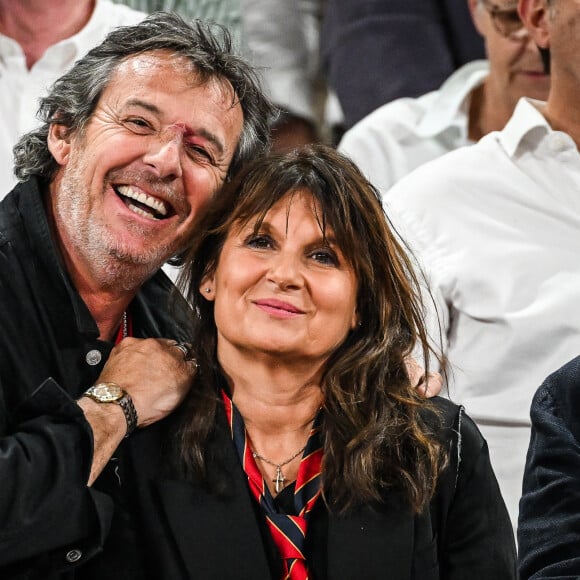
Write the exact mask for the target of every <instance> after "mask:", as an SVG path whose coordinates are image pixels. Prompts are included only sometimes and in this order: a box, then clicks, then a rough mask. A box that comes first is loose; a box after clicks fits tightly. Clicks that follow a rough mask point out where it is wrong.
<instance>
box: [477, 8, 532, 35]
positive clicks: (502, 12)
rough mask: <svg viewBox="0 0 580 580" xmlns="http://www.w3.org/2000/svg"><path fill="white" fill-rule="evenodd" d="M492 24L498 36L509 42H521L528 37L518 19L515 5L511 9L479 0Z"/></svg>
mask: <svg viewBox="0 0 580 580" xmlns="http://www.w3.org/2000/svg"><path fill="white" fill-rule="evenodd" d="M481 3H482V4H483V6H484V7H485V9H486V10H487V11H488V13H489V15H490V16H491V21H492V22H493V27H494V28H495V29H496V31H497V32H499V34H501V35H502V36H503V37H505V38H509V39H511V40H522V39H524V38H525V37H526V36H527V35H528V31H527V29H526V28H525V27H524V23H523V22H522V21H521V19H520V15H519V14H518V10H517V3H516V4H515V5H512V6H511V7H502V6H498V5H497V4H493V3H492V2H490V0H481Z"/></svg>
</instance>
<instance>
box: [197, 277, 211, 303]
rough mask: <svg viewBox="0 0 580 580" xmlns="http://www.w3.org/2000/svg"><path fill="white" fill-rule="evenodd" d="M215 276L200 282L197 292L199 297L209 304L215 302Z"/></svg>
mask: <svg viewBox="0 0 580 580" xmlns="http://www.w3.org/2000/svg"><path fill="white" fill-rule="evenodd" d="M214 289H215V276H214V275H213V274H212V275H211V276H205V277H204V278H203V280H202V281H201V285H200V286H199V292H200V293H201V295H202V296H203V297H204V298H205V299H206V300H209V301H210V302H213V301H214V300H215V293H214Z"/></svg>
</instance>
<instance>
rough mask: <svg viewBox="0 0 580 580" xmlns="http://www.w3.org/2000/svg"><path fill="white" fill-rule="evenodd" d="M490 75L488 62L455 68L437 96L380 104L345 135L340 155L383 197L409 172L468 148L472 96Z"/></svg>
mask: <svg viewBox="0 0 580 580" xmlns="http://www.w3.org/2000/svg"><path fill="white" fill-rule="evenodd" d="M488 73H489V64H488V62H487V61H486V60H477V61H474V62H471V63H469V64H466V65H464V66H462V67H461V68H460V69H458V70H457V71H456V72H455V73H454V74H452V75H451V76H450V77H449V78H448V79H447V81H445V83H443V85H442V86H441V88H440V89H439V90H437V91H432V92H430V93H427V94H426V95H423V96H421V97H419V98H417V99H411V98H403V99H397V100H396V101H392V102H390V103H387V104H386V105H383V106H382V107H380V108H378V109H377V110H376V111H373V112H372V113H371V114H370V115H368V116H366V117H365V118H364V119H362V120H361V121H359V122H358V123H357V124H356V125H354V127H352V129H350V130H349V131H347V132H346V133H345V134H344V136H343V138H342V140H341V142H340V144H339V146H338V149H339V151H341V152H342V153H344V154H346V155H348V156H349V157H350V158H351V159H352V160H353V161H354V162H355V163H356V164H357V165H358V166H359V168H360V169H361V171H362V172H363V173H364V174H365V176H366V177H367V179H368V180H369V181H370V182H371V183H373V184H374V185H375V187H377V188H378V189H379V191H381V193H383V194H384V193H385V192H386V191H387V190H388V189H390V188H391V187H392V186H393V184H394V183H395V182H397V181H399V179H401V178H402V177H403V176H405V175H407V173H409V172H411V171H412V170H413V169H415V168H417V167H419V166H420V165H423V164H424V163H426V162H427V161H431V160H433V159H436V158H437V157H441V155H444V154H445V153H449V151H453V150H454V149H457V148H459V147H463V146H465V145H470V144H471V143H472V141H471V140H470V139H469V137H468V128H469V119H468V115H469V103H470V97H471V92H472V91H473V89H474V88H476V87H478V86H479V85H481V84H482V83H483V81H484V79H485V78H486V77H487V75H488Z"/></svg>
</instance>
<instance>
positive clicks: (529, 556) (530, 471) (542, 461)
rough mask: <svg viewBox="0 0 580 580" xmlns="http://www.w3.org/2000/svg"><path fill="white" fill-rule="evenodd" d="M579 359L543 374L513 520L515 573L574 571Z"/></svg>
mask: <svg viewBox="0 0 580 580" xmlns="http://www.w3.org/2000/svg"><path fill="white" fill-rule="evenodd" d="M579 404H580V359H575V360H574V361H572V362H571V363H569V364H568V365H566V366H565V367H564V368H563V369H561V370H560V371H558V372H557V373H554V374H553V375H551V376H550V377H548V378H547V379H546V381H545V382H544V384H543V385H542V386H541V387H540V389H539V390H538V391H537V393H536V395H535V397H534V399H533V402H532V407H531V419H532V434H531V439H530V446H529V449H528V455H527V461H526V468H525V472H524V484H523V495H522V499H521V501H520V516H519V525H518V544H519V550H520V552H519V569H520V577H521V578H524V579H528V578H534V579H536V578H579V577H580V441H579V437H578V435H579V433H580V428H579V427H580V425H579V424H578V417H579V416H580V413H579V412H578V409H579V408H580V407H579Z"/></svg>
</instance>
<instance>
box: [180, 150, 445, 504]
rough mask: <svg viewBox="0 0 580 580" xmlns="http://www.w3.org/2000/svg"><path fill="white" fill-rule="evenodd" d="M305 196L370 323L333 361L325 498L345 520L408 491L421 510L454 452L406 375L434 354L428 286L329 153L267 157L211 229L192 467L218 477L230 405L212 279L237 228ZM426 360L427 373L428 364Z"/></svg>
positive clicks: (233, 188) (216, 214)
mask: <svg viewBox="0 0 580 580" xmlns="http://www.w3.org/2000/svg"><path fill="white" fill-rule="evenodd" d="M298 190H302V191H303V190H307V191H309V192H311V193H312V195H313V197H314V199H315V201H316V203H317V205H318V207H319V208H320V215H319V216H318V219H319V223H320V227H321V229H322V231H323V232H324V231H325V229H326V228H331V229H332V231H333V233H334V238H335V239H336V243H337V245H338V246H339V247H340V249H341V251H342V252H343V254H344V256H345V257H346V259H347V260H348V261H349V262H350V264H351V265H352V267H353V268H354V271H355V274H356V277H357V281H358V295H357V311H358V315H359V319H360V321H361V324H360V325H359V326H358V327H356V328H355V329H354V330H353V331H351V332H350V334H349V335H348V336H347V338H346V339H345V341H344V343H343V344H342V345H341V346H340V347H339V348H338V350H337V351H336V352H334V353H333V355H332V356H331V358H330V359H329V360H328V362H327V364H326V368H325V373H324V376H323V380H322V385H321V386H322V389H323V393H324V407H323V409H324V414H323V431H322V433H323V435H322V436H323V441H324V463H323V493H324V498H325V501H326V502H327V504H328V506H329V508H330V509H333V510H335V511H338V512H342V511H345V510H347V509H349V508H351V507H353V506H355V505H360V504H363V503H368V502H380V501H381V499H382V498H383V497H384V493H385V492H386V491H387V490H396V491H398V492H400V493H402V494H403V496H405V497H406V498H407V499H408V501H409V503H410V505H411V506H412V508H413V509H414V510H415V511H420V510H421V509H422V508H423V507H424V506H425V505H426V503H427V502H428V501H429V500H430V498H431V497H432V495H433V492H434V489H435V484H436V481H437V478H438V475H439V472H440V470H441V469H442V467H443V466H444V464H445V460H446V455H445V451H444V449H443V448H442V446H441V444H440V442H439V440H438V438H437V436H436V434H435V431H436V426H437V414H436V412H435V410H434V408H433V405H432V404H431V403H430V402H429V401H428V400H426V399H423V398H422V397H421V396H420V395H419V394H417V392H416V390H415V388H414V386H413V385H411V384H410V381H409V377H408V374H407V369H406V366H405V358H406V357H407V356H408V355H409V354H410V353H411V350H412V349H413V347H414V345H415V344H416V343H420V344H422V346H423V350H424V352H425V353H427V352H428V351H429V348H428V343H427V337H426V331H425V328H424V324H423V309H422V303H421V298H420V296H421V292H420V286H419V282H418V279H417V276H416V274H415V273H414V270H413V266H412V261H411V259H410V257H409V255H408V253H407V251H406V249H405V248H404V247H403V245H402V244H401V243H400V241H399V240H398V238H397V235H396V233H395V232H394V230H393V228H392V226H391V225H390V223H389V220H388V219H387V217H386V216H385V213H384V211H383V208H382V205H381V201H380V198H379V195H378V194H377V192H376V190H375V189H374V188H373V187H372V186H371V184H370V183H369V182H368V181H367V180H366V179H365V178H364V177H363V175H362V174H361V172H360V171H359V170H358V169H357V167H356V166H355V165H354V164H353V163H352V162H351V161H349V160H348V159H347V158H346V157H344V156H343V155H341V154H339V153H338V152H336V151H335V150H333V149H331V148H329V147H326V146H323V145H312V146H307V147H304V148H301V149H296V150H294V151H292V152H290V153H286V154H271V155H269V156H267V157H264V158H261V159H259V160H256V161H255V162H253V163H252V164H251V165H250V166H248V167H247V168H246V169H245V170H244V171H243V172H242V173H241V174H240V175H238V177H237V178H236V179H235V180H234V181H233V182H232V183H230V184H228V185H227V186H226V187H225V188H224V190H223V191H221V192H220V193H219V194H218V195H217V197H216V200H215V202H213V203H212V207H211V208H210V211H209V212H208V214H207V215H206V217H205V219H204V220H203V223H202V224H201V225H200V228H199V232H200V233H199V234H198V236H197V238H196V239H195V240H194V243H193V245H192V248H191V251H190V252H189V255H188V258H187V260H186V266H185V270H184V274H183V276H182V279H181V281H182V286H183V288H184V291H185V292H186V293H187V296H188V298H189V300H190V302H191V304H192V305H193V307H194V310H195V311H196V312H197V315H198V316H197V317H196V318H195V320H194V321H193V324H194V336H195V352H196V356H197V360H198V364H199V371H198V374H197V377H196V379H195V384H194V385H193V388H192V390H191V393H190V395H189V398H188V401H187V403H186V406H185V409H184V416H185V417H184V421H183V425H182V428H181V430H180V448H181V458H182V462H183V466H185V470H186V472H188V473H189V474H190V475H191V476H193V477H195V478H198V479H202V480H203V479H204V478H205V477H206V475H207V461H208V457H207V456H206V452H205V449H206V443H207V440H208V438H209V437H210V436H211V433H212V431H213V429H214V425H215V417H216V412H217V408H218V405H219V404H220V403H219V399H218V397H217V391H218V386H217V384H216V382H217V381H216V378H215V374H216V373H215V367H216V364H217V363H216V328H215V322H214V316H213V302H209V301H207V300H205V299H204V298H203V297H201V295H200V292H199V288H200V286H201V284H202V280H203V279H204V277H205V276H206V275H207V274H208V273H211V272H213V270H214V269H215V268H216V265H217V262H218V259H219V256H220V252H221V249H222V247H223V244H224V241H225V239H226V237H227V235H228V232H229V231H230V229H231V228H232V226H233V225H236V226H238V225H241V224H244V223H251V222H257V224H259V223H260V221H261V220H262V219H263V218H264V216H265V215H266V213H267V212H268V210H269V209H270V208H271V207H272V206H273V205H274V204H275V203H276V202H277V201H279V200H280V199H282V198H283V197H284V196H286V195H287V194H288V193H293V192H296V191H298ZM423 362H424V364H425V366H426V367H427V365H428V361H427V358H425V360H424V361H423ZM426 370H428V369H427V368H426Z"/></svg>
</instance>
